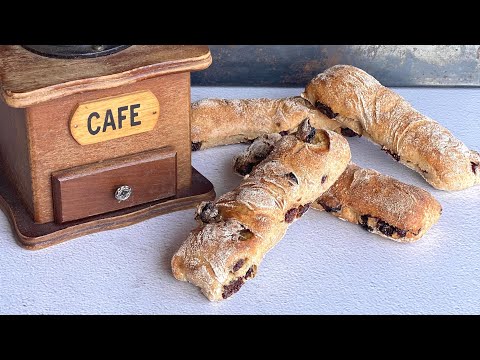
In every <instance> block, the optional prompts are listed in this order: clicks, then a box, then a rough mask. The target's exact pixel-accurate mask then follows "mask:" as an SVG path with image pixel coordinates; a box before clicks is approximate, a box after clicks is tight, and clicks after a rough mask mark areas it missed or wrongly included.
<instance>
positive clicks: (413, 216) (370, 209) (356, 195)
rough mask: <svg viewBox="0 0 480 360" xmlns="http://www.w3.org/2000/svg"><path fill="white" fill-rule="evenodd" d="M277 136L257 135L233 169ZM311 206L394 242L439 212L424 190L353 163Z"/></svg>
mask: <svg viewBox="0 0 480 360" xmlns="http://www.w3.org/2000/svg"><path fill="white" fill-rule="evenodd" d="M279 138H280V135H278V134H267V135H263V136H261V137H259V138H257V139H256V140H255V141H254V142H253V143H252V144H251V145H250V146H249V147H248V148H247V149H246V150H245V151H243V152H242V153H241V154H239V155H238V156H236V157H235V158H234V166H233V168H234V171H235V172H236V173H237V174H239V175H242V176H244V175H247V174H249V173H250V171H252V169H254V168H255V166H256V165H257V164H258V163H259V162H260V161H262V159H263V158H265V157H266V156H268V154H269V152H270V151H271V149H273V148H274V147H275V143H276V142H277V141H278V140H279ZM322 180H323V179H321V178H318V179H316V181H317V182H321V181H322ZM312 207H313V208H315V209H318V210H325V211H327V212H328V213H330V214H332V215H334V216H336V217H338V218H340V219H342V220H346V221H349V222H352V223H354V224H359V225H361V226H362V228H364V229H365V230H368V231H370V232H372V233H375V234H378V235H381V236H383V237H385V238H388V239H390V240H394V241H398V242H413V241H416V240H418V239H420V238H421V237H422V236H423V235H424V234H425V233H426V231H428V230H429V229H430V228H431V227H432V226H433V225H434V224H435V223H436V222H437V221H438V219H439V218H440V215H441V212H442V207H441V205H440V203H439V202H438V201H437V200H436V199H435V198H434V197H433V196H432V195H430V194H429V193H428V192H427V191H425V190H423V189H421V188H419V187H416V186H413V185H408V184H405V183H403V182H401V181H398V180H396V179H394V178H392V177H390V176H387V175H382V174H380V173H379V172H377V171H375V170H373V169H363V168H361V167H359V166H357V165H355V164H353V163H351V164H349V165H348V166H347V168H346V170H345V171H344V172H343V174H342V175H341V176H340V177H339V179H338V180H337V181H336V182H335V184H334V185H332V186H331V187H330V188H329V189H328V190H327V191H326V192H325V193H324V194H323V195H322V196H320V197H319V198H318V199H317V200H316V201H315V202H314V203H313V204H312Z"/></svg>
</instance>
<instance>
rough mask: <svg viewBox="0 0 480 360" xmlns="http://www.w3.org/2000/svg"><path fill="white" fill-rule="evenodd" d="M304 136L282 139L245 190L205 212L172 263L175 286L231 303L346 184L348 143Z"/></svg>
mask: <svg viewBox="0 0 480 360" xmlns="http://www.w3.org/2000/svg"><path fill="white" fill-rule="evenodd" d="M305 123H308V122H305ZM302 129H303V130H304V131H298V132H297V134H296V135H286V136H284V137H282V139H280V140H279V141H278V142H277V143H276V144H275V148H274V149H273V150H272V151H271V153H270V154H269V155H268V157H267V158H266V159H265V160H264V161H262V162H261V163H260V164H258V165H257V166H256V167H255V169H254V170H253V171H252V172H251V173H250V175H249V176H246V177H245V178H244V179H243V181H242V183H241V184H240V185H239V187H238V188H236V189H235V190H233V191H230V192H228V193H226V194H224V195H223V196H221V197H220V198H219V199H218V200H216V201H215V202H207V203H202V204H200V206H199V207H198V209H197V216H196V219H197V220H198V221H199V222H200V225H199V227H198V228H197V229H195V230H193V231H192V232H191V233H190V235H189V236H188V238H187V239H186V241H185V242H184V243H183V244H182V246H181V247H180V249H179V250H178V251H177V253H176V254H175V255H174V256H173V258H172V271H173V275H174V276H175V278H177V279H178V280H182V281H189V282H191V283H193V284H194V285H196V286H199V287H200V288H201V290H202V292H203V293H204V294H205V296H207V297H208V299H209V300H211V301H218V300H222V299H226V298H228V297H230V296H231V295H233V294H234V293H235V292H237V291H238V290H239V289H240V287H241V286H242V285H243V284H244V282H245V281H246V280H248V279H250V278H252V277H254V276H255V274H256V272H257V270H258V266H259V264H260V262H261V260H262V259H263V257H264V256H265V254H266V253H267V252H268V251H269V250H270V249H271V248H272V247H273V246H275V244H276V243H277V242H278V241H279V240H280V239H282V237H283V236H284V234H285V232H286V230H287V228H288V226H289V224H290V223H292V222H293V221H295V220H296V219H297V218H299V217H300V216H302V215H303V214H304V213H305V211H307V210H308V208H309V206H310V204H311V203H312V202H313V201H315V200H316V199H317V198H318V197H319V196H320V195H321V194H322V193H323V192H325V191H326V190H327V189H328V188H329V187H330V186H331V185H332V184H333V183H334V182H335V181H336V180H337V179H338V177H339V176H340V174H341V173H342V172H343V171H344V170H345V168H346V166H347V164H348V163H349V161H350V149H349V146H348V142H347V141H346V140H345V139H344V138H343V137H342V136H341V135H338V134H337V133H335V132H332V131H326V130H315V129H314V128H309V127H308V126H302ZM318 178H324V179H325V181H323V182H318V181H315V179H318Z"/></svg>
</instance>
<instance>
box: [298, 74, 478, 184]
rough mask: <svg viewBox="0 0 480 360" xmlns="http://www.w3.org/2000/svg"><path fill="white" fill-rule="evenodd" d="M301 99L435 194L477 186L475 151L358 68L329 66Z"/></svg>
mask: <svg viewBox="0 0 480 360" xmlns="http://www.w3.org/2000/svg"><path fill="white" fill-rule="evenodd" d="M302 97H304V98H305V99H307V100H308V101H309V102H310V103H311V104H312V105H314V106H316V107H317V109H319V110H320V111H322V112H323V113H325V114H327V115H328V116H329V117H330V118H331V119H335V120H336V121H338V122H339V123H341V124H342V126H344V127H348V128H349V129H351V130H352V131H354V132H355V133H357V134H359V135H364V136H366V137H367V138H368V139H370V140H371V141H373V142H375V143H377V144H379V145H380V146H382V149H383V150H385V151H386V152H388V153H389V154H390V155H392V157H393V158H394V159H395V160H397V161H400V162H401V163H402V164H404V165H406V166H408V167H409V168H411V169H413V170H415V171H417V172H418V173H419V174H421V175H422V176H423V177H424V178H425V179H426V180H427V181H428V182H429V183H430V184H431V185H432V186H434V187H436V188H437V189H441V190H461V189H465V188H468V187H470V186H473V185H475V184H478V183H480V167H479V165H480V155H479V153H478V152H476V151H472V150H469V149H468V148H467V147H466V146H465V144H463V143H462V142H461V141H460V140H458V139H457V138H455V137H454V136H453V134H452V133H451V132H450V131H449V130H447V129H446V128H445V127H443V126H442V125H440V124H439V123H437V122H436V121H434V120H432V119H431V118H429V117H427V116H425V115H423V114H421V113H420V112H418V111H417V110H415V109H414V108H413V107H412V106H411V105H410V104H409V103H408V102H407V101H406V100H405V99H403V98H402V97H401V96H400V95H398V94H397V93H395V92H394V91H392V90H390V89H388V88H386V87H384V86H382V85H381V84H380V83H379V82H378V81H377V80H376V79H375V78H374V77H372V76H371V75H369V74H367V73H366V72H365V71H363V70H361V69H358V68H356V67H353V66H348V65H336V66H333V67H331V68H329V69H327V70H326V71H325V72H323V73H321V74H319V75H317V76H316V77H315V78H314V79H312V80H311V81H310V82H309V84H308V85H307V86H306V88H305V91H304V93H303V94H302Z"/></svg>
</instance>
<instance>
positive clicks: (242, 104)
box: [191, 96, 341, 151]
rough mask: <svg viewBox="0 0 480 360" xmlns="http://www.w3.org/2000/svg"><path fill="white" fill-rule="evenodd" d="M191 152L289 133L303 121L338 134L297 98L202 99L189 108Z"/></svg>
mask: <svg viewBox="0 0 480 360" xmlns="http://www.w3.org/2000/svg"><path fill="white" fill-rule="evenodd" d="M191 109H192V114H191V134H192V150H194V151H196V150H200V149H207V148H210V147H214V146H219V145H228V144H235V143H241V142H249V141H251V140H253V139H256V138H257V137H259V136H260V135H263V134H268V133H274V132H276V133H280V132H282V133H284V134H286V133H292V132H295V130H296V128H297V126H298V124H300V123H301V122H302V120H304V119H305V118H309V119H310V123H311V124H312V126H314V127H315V128H317V129H326V130H335V131H337V132H340V131H341V126H340V124H339V123H337V122H336V121H333V120H330V119H329V118H328V117H327V116H325V115H324V114H322V113H321V112H320V111H318V110H316V109H315V108H314V107H313V106H312V105H310V103H309V102H308V101H306V100H304V99H302V98H301V97H300V96H296V97H289V98H282V99H265V98H259V99H235V100H226V99H203V100H200V101H197V102H194V103H192V105H191Z"/></svg>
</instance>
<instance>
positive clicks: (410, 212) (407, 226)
mask: <svg viewBox="0 0 480 360" xmlns="http://www.w3.org/2000/svg"><path fill="white" fill-rule="evenodd" d="M312 207H313V208H316V209H319V210H326V211H327V212H329V213H330V214H332V215H334V216H336V217H338V218H340V219H342V220H346V221H349V222H352V223H354V224H359V225H360V226H362V227H363V228H364V229H365V230H367V231H370V232H372V233H375V234H378V235H380V236H383V237H385V238H388V239H391V240H394V241H398V242H404V243H410V242H414V241H416V240H418V239H420V238H421V237H422V236H423V235H424V234H425V233H426V232H427V231H428V230H429V229H430V228H431V227H432V226H433V225H434V224H435V223H437V222H438V219H439V218H440V215H441V213H442V207H441V205H440V203H439V202H438V201H437V200H436V199H435V198H434V197H433V196H432V195H430V194H429V193H428V192H427V191H425V190H423V189H421V188H419V187H416V186H413V185H409V184H405V183H403V182H401V181H398V180H396V179H394V178H392V177H390V176H387V175H382V174H380V173H379V172H377V171H375V170H373V169H363V168H361V167H359V166H357V165H355V164H353V163H352V164H350V165H349V166H348V167H347V169H346V170H345V172H344V173H343V174H342V175H341V176H340V178H339V179H338V180H337V182H336V183H335V184H334V185H333V186H332V187H331V188H330V189H329V190H328V191H327V192H326V193H324V194H323V195H322V196H321V197H319V198H318V199H317V200H316V201H315V202H314V203H313V204H312Z"/></svg>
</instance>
